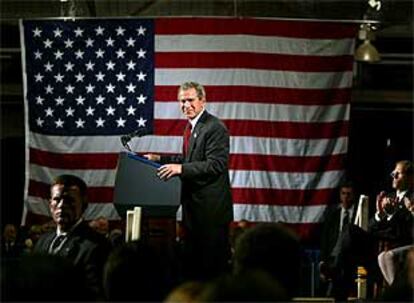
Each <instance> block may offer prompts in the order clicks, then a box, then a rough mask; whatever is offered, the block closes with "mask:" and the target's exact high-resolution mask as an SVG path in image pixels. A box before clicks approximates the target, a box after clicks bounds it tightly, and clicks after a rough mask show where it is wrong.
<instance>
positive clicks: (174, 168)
mask: <svg viewBox="0 0 414 303" xmlns="http://www.w3.org/2000/svg"><path fill="white" fill-rule="evenodd" d="M181 171H182V165H181V164H166V165H163V166H161V167H160V168H159V169H158V174H157V175H158V177H159V178H160V179H161V180H164V181H166V180H168V179H170V178H171V177H174V176H178V175H181Z"/></svg>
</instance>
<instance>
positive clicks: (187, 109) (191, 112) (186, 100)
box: [178, 88, 206, 120]
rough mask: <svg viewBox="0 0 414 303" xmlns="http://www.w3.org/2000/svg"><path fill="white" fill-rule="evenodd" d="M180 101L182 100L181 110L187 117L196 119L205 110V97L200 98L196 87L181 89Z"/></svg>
mask: <svg viewBox="0 0 414 303" xmlns="http://www.w3.org/2000/svg"><path fill="white" fill-rule="evenodd" d="M178 101H179V102H180V107H181V111H182V112H183V114H184V115H185V116H186V117H187V119H190V120H192V119H194V118H195V117H197V115H198V114H199V113H200V112H201V111H202V110H203V108H204V104H205V103H206V100H205V98H201V99H200V98H199V97H198V96H197V91H196V90H195V88H190V89H187V90H181V91H180V92H179V93H178Z"/></svg>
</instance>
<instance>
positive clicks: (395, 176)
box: [391, 164, 408, 190]
mask: <svg viewBox="0 0 414 303" xmlns="http://www.w3.org/2000/svg"><path fill="white" fill-rule="evenodd" d="M391 176H392V188H394V189H396V190H406V189H407V188H408V177H407V175H406V174H405V171H404V167H403V165H401V164H397V165H396V166H395V168H394V170H393V172H392V173H391Z"/></svg>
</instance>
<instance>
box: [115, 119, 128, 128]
mask: <svg viewBox="0 0 414 303" xmlns="http://www.w3.org/2000/svg"><path fill="white" fill-rule="evenodd" d="M125 122H126V120H124V119H122V118H121V117H119V119H118V120H116V124H117V127H125Z"/></svg>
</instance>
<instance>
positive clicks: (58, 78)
mask: <svg viewBox="0 0 414 303" xmlns="http://www.w3.org/2000/svg"><path fill="white" fill-rule="evenodd" d="M53 77H54V78H55V79H56V82H63V78H65V76H64V75H61V74H60V73H58V74H57V75H55V76H53Z"/></svg>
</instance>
